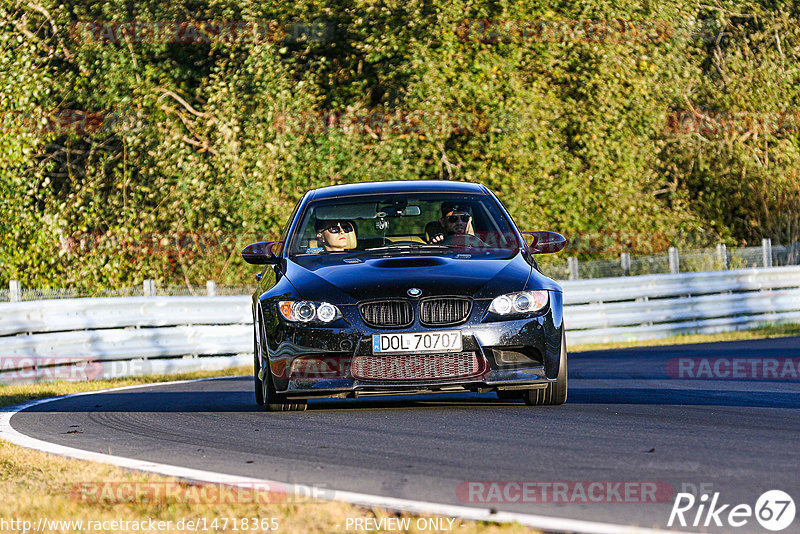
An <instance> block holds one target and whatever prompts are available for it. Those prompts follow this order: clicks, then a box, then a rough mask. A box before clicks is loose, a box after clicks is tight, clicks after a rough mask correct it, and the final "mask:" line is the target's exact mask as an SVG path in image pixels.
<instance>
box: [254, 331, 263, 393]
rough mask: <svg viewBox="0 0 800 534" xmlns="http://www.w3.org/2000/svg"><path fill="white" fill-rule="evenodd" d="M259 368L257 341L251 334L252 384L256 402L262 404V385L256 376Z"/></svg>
mask: <svg viewBox="0 0 800 534" xmlns="http://www.w3.org/2000/svg"><path fill="white" fill-rule="evenodd" d="M260 368H261V364H260V363H259V361H258V342H257V341H256V336H255V335H253V386H254V392H255V395H256V404H258V405H259V406H264V385H263V384H262V383H261V379H260V378H258V371H259V369H260Z"/></svg>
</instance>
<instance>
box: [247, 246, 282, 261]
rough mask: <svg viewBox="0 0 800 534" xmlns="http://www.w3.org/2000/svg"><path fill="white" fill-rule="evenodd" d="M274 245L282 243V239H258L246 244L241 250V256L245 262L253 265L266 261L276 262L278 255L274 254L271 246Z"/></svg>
mask: <svg viewBox="0 0 800 534" xmlns="http://www.w3.org/2000/svg"><path fill="white" fill-rule="evenodd" d="M276 245H283V241H260V242H258V243H253V244H252V245H247V246H246V247H244V250H242V258H244V261H246V262H247V263H252V264H253V265H265V264H268V263H278V256H277V255H276V254H275V251H274V250H273V247H275V246H276Z"/></svg>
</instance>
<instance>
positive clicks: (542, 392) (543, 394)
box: [522, 333, 567, 406]
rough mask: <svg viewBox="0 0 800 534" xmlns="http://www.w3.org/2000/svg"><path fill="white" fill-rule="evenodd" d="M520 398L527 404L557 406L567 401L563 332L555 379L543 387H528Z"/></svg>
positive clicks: (565, 354)
mask: <svg viewBox="0 0 800 534" xmlns="http://www.w3.org/2000/svg"><path fill="white" fill-rule="evenodd" d="M522 398H523V399H524V400H525V404H527V405H528V406H557V405H560V404H564V403H565V402H566V401H567V342H566V337H565V336H564V334H563V333H562V334H561V358H560V359H559V364H558V376H557V377H556V381H555V382H550V383H549V384H547V387H546V388H544V389H529V390H528V391H526V392H525V393H524V395H523V397H522Z"/></svg>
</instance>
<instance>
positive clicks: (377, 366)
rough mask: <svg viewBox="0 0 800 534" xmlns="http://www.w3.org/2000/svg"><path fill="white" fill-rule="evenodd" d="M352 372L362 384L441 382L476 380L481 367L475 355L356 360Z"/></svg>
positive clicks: (416, 355) (422, 355) (404, 356)
mask: <svg viewBox="0 0 800 534" xmlns="http://www.w3.org/2000/svg"><path fill="white" fill-rule="evenodd" d="M351 372H352V373H353V377H355V378H358V379H361V380H387V381H389V380H439V379H446V378H463V377H469V376H476V375H478V374H480V372H481V365H480V361H479V360H478V356H477V355H476V354H475V353H474V352H449V353H444V354H410V355H397V356H356V357H355V358H353V365H352V367H351Z"/></svg>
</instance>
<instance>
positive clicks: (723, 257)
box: [717, 243, 728, 270]
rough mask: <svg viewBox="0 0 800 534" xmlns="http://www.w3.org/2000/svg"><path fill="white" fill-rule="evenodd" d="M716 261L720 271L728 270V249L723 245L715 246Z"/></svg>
mask: <svg viewBox="0 0 800 534" xmlns="http://www.w3.org/2000/svg"><path fill="white" fill-rule="evenodd" d="M717 260H718V261H719V264H720V268H721V269H723V270H724V269H727V268H728V247H726V246H725V245H724V244H723V243H720V244H719V245H717Z"/></svg>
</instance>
